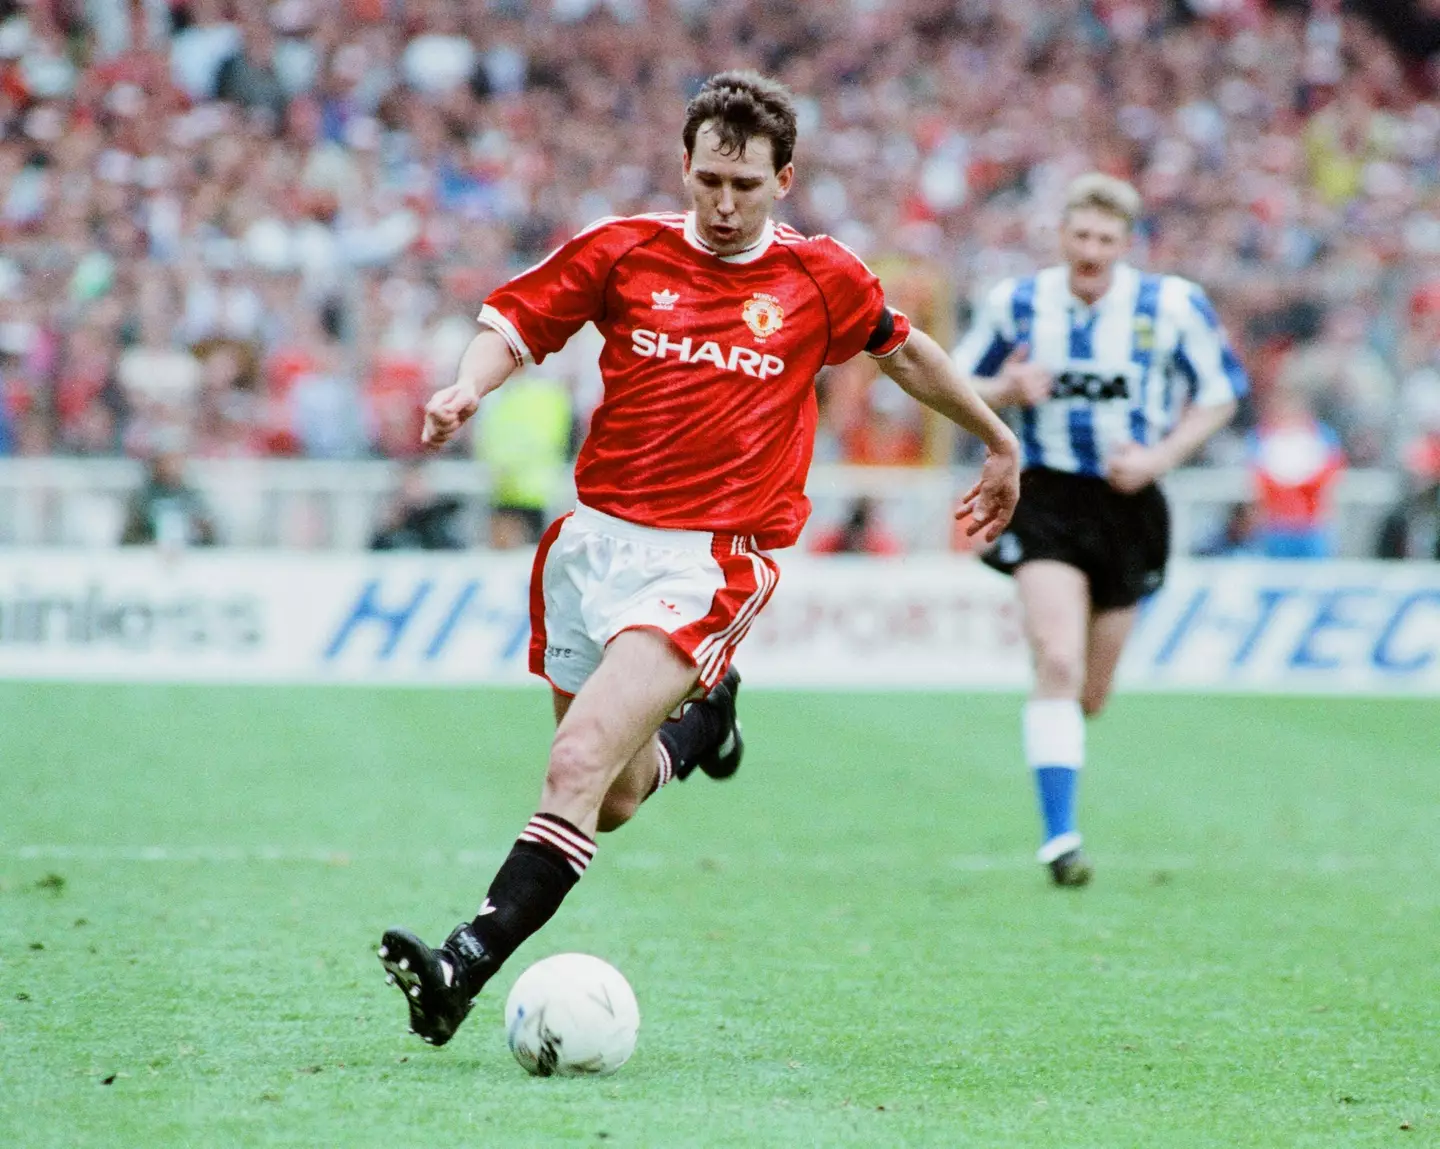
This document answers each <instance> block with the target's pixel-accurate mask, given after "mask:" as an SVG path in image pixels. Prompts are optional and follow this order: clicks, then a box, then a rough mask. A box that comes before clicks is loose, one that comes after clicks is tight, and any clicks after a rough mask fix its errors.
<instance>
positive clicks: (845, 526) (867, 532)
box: [810, 498, 903, 556]
mask: <svg viewBox="0 0 1440 1149" xmlns="http://www.w3.org/2000/svg"><path fill="white" fill-rule="evenodd" d="M810 549H811V551H813V552H814V553H815V554H817V555H885V556H893V555H898V554H900V553H901V551H902V550H903V548H902V547H901V546H900V541H899V540H898V539H897V538H896V537H895V536H894V535H893V534H891V533H890V532H889V531H888V530H886V529H885V524H884V523H882V522H881V521H880V514H879V507H878V506H877V504H876V502H875V500H874V499H870V498H859V499H856V500H855V501H854V503H852V504H851V506H850V509H849V511H848V512H847V513H846V515H845V520H844V521H843V522H841V523H838V524H837V525H835V526H833V527H831V528H829V529H828V530H823V531H820V532H819V533H818V534H817V535H816V536H815V539H814V541H813V542H811V544H810Z"/></svg>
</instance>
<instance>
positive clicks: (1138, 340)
mask: <svg viewBox="0 0 1440 1149" xmlns="http://www.w3.org/2000/svg"><path fill="white" fill-rule="evenodd" d="M1135 350H1137V351H1153V350H1155V321H1154V320H1153V319H1151V318H1150V317H1149V316H1148V315H1137V316H1136V317H1135Z"/></svg>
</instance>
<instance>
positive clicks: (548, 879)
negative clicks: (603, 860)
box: [470, 814, 595, 978]
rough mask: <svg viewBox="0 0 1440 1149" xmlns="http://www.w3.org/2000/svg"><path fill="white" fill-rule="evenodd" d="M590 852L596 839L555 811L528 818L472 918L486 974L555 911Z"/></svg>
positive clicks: (498, 966)
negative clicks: (528, 820)
mask: <svg viewBox="0 0 1440 1149" xmlns="http://www.w3.org/2000/svg"><path fill="white" fill-rule="evenodd" d="M594 856H595V841H594V839H593V838H591V837H589V836H588V835H587V834H585V833H583V832H581V831H580V830H577V829H576V828H575V827H574V826H572V825H571V824H570V823H569V822H567V821H566V820H565V819H564V818H562V817H560V816H559V815H558V814H536V815H535V816H534V817H533V818H531V819H530V823H529V825H527V826H526V827H525V829H524V830H523V831H522V832H521V834H520V837H519V838H517V839H516V840H515V845H514V846H513V847H512V848H511V850H510V856H509V857H507V858H506V859H505V861H504V862H503V863H502V864H501V866H500V870H499V872H498V873H497V874H496V875H495V879H494V881H492V882H491V883H490V889H489V891H488V892H487V893H486V895H485V901H484V902H482V903H481V905H480V912H479V913H478V914H476V915H475V918H474V920H473V921H472V922H471V923H470V929H471V931H472V932H473V933H474V935H475V936H476V938H478V939H479V941H480V944H481V945H482V946H484V948H485V959H484V962H485V964H486V965H487V966H488V968H487V969H485V971H484V976H485V977H486V978H488V977H490V975H491V974H493V973H494V972H495V970H497V969H499V968H500V966H501V964H502V963H503V962H504V961H505V960H506V959H507V958H508V957H509V956H510V955H511V954H513V953H514V952H515V951H516V950H517V949H519V948H520V944H521V943H522V942H524V941H525V939H526V938H528V937H529V936H530V935H531V934H533V933H535V931H536V930H538V929H539V928H540V927H541V926H543V925H544V924H545V923H546V922H548V921H549V920H550V919H551V918H552V917H554V915H555V911H556V910H558V909H559V908H560V903H561V902H563V901H564V900H565V895H566V894H568V893H569V892H570V891H571V889H572V888H574V885H575V883H576V882H578V881H579V880H580V875H581V874H583V873H584V872H585V867H586V866H588V865H589V864H590V859H591V858H593V857H594Z"/></svg>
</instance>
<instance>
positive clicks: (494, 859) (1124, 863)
mask: <svg viewBox="0 0 1440 1149" xmlns="http://www.w3.org/2000/svg"><path fill="white" fill-rule="evenodd" d="M506 853H507V851H505V850H455V851H442V850H422V851H418V852H411V851H394V852H382V851H374V850H344V849H334V848H326V847H315V846H303V847H294V846H210V845H207V846H157V845H152V846H98V845H66V844H60V843H48V844H33V845H23V846H0V858H5V859H11V860H14V861H21V862H100V863H125V862H150V863H179V864H197V863H199V864H208V865H250V864H254V863H257V862H278V863H284V864H307V865H322V866H349V865H353V864H357V863H359V864H367V863H384V864H386V865H390V864H395V863H405V864H409V865H415V866H426V867H433V866H456V865H458V866H466V867H476V868H482V869H483V868H487V867H495V866H498V865H499V864H500V863H501V862H502V861H504V859H505V856H506ZM605 856H606V858H607V861H608V863H609V864H610V865H613V866H615V867H616V868H618V869H621V870H661V869H671V868H673V867H674V866H675V865H676V862H677V858H676V856H675V855H673V854H663V853H658V852H655V851H629V852H623V853H622V852H620V851H618V850H617V851H614V852H613V853H607V854H606V855H605ZM694 861H696V862H697V863H700V862H702V861H704V862H709V863H713V864H714V866H715V867H716V868H717V869H721V870H724V869H728V868H734V869H737V870H738V869H744V868H747V867H755V866H764V867H767V868H770V867H774V866H785V867H790V868H796V869H801V870H809V871H819V872H822V873H823V872H827V871H830V872H843V871H846V870H853V869H855V868H857V867H859V868H867V869H868V868H870V867H871V866H873V865H894V864H896V863H897V861H898V862H900V864H904V860H903V859H899V858H897V856H896V855H895V854H893V853H889V854H883V855H882V854H875V855H874V856H871V855H869V854H847V855H844V856H829V855H823V854H801V855H795V856H789V855H787V854H785V853H784V852H767V853H763V854H753V855H747V856H744V857H740V858H735V857H732V856H729V855H724V854H718V855H717V854H706V853H704V852H703V851H702V852H701V853H697V854H695V855H694ZM1097 861H1098V863H1099V864H1100V865H1101V866H1103V867H1104V868H1105V869H1114V870H1156V871H1190V870H1226V871H1228V870H1257V869H1258V870H1264V871H1268V872H1272V873H1274V872H1282V873H1305V874H1313V873H1324V874H1342V873H1352V872H1356V871H1362V870H1386V869H1395V868H1398V867H1399V866H1401V865H1402V864H1404V863H1403V859H1399V858H1396V859H1391V860H1387V859H1383V858H1373V857H1370V858H1366V857H1350V856H1346V855H1341V854H1316V855H1300V854H1291V855H1288V856H1286V857H1283V858H1275V859H1265V858H1235V857H1233V856H1225V857H1215V856H1205V855H1198V854H1196V855H1186V854H1174V855H1168V856H1166V855H1155V856H1150V857H1145V856H1133V855H1110V854H1099V855H1097ZM916 864H917V865H919V864H920V860H919V859H917V860H916ZM1036 864H1037V863H1036V862H1035V861H1034V860H1033V858H1032V856H1031V855H1030V854H1029V853H1028V852H1025V853H1021V852H1016V853H1014V854H960V855H954V856H952V857H950V858H947V859H945V860H944V861H943V862H942V865H943V866H944V867H945V868H946V869H948V870H951V871H957V872H962V873H984V872H986V871H994V870H1001V871H1004V870H1030V869H1034V868H1035V867H1036Z"/></svg>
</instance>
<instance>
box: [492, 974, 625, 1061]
mask: <svg viewBox="0 0 1440 1149" xmlns="http://www.w3.org/2000/svg"><path fill="white" fill-rule="evenodd" d="M639 1031H640V1006H639V1004H638V1003H637V1002H636V1001H635V991H634V990H632V989H631V988H630V983H629V982H628V981H626V980H625V976H624V975H623V974H622V973H621V972H620V971H619V970H618V969H616V968H615V967H614V966H613V965H611V964H610V963H609V962H605V961H601V960H600V959H599V958H597V957H592V956H591V955H590V954H556V955H555V956H554V957H548V958H545V959H544V960H543V961H537V962H536V963H535V964H534V965H532V966H531V967H530V968H529V969H527V970H526V971H525V972H524V973H522V974H521V975H520V976H519V977H518V978H516V979H515V984H514V985H513V986H511V988H510V996H509V997H507V998H506V999H505V1034H506V1037H507V1039H508V1040H509V1042H510V1052H511V1053H513V1054H514V1055H515V1060H516V1061H518V1062H519V1063H520V1064H521V1065H523V1066H524V1067H525V1070H526V1072H527V1073H533V1074H535V1075H536V1076H537V1077H551V1076H554V1075H557V1074H558V1075H559V1076H561V1077H579V1076H582V1075H585V1074H605V1073H614V1072H615V1071H616V1070H617V1069H619V1068H620V1067H621V1066H622V1065H624V1064H625V1062H627V1061H628V1060H630V1055H631V1054H632V1053H634V1052H635V1036H636V1034H638V1033H639Z"/></svg>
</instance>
